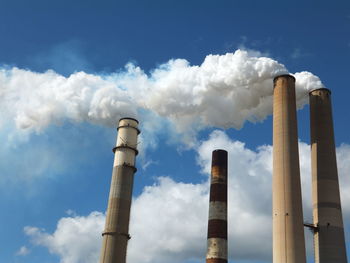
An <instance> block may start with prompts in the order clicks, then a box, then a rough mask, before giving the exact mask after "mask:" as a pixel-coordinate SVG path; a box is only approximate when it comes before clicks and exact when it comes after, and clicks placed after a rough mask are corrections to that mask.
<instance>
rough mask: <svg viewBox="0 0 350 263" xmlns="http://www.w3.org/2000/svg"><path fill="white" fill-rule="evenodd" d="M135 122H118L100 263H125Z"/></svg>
mask: <svg viewBox="0 0 350 263" xmlns="http://www.w3.org/2000/svg"><path fill="white" fill-rule="evenodd" d="M139 133H140V132H139V129H138V121H137V120H135V119H133V118H122V119H120V121H119V126H118V139H117V144H116V147H115V148H114V149H113V151H114V153H115V156H114V166H113V173H112V182H111V188H110V192H109V199H108V208H107V215H106V224H105V229H104V231H103V233H102V236H103V239H102V249H101V257H100V263H125V262H126V250H127V243H128V240H129V239H130V235H129V220H130V207H131V199H132V189H133V182H134V173H135V172H136V167H135V155H136V154H137V153H138V152H137V136H138V134H139Z"/></svg>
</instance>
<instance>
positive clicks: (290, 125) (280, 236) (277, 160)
mask: <svg viewBox="0 0 350 263" xmlns="http://www.w3.org/2000/svg"><path fill="white" fill-rule="evenodd" d="M272 192H273V193H272V195H273V209H272V210H273V214H272V217H273V262H274V263H305V262H306V253H305V239H304V224H303V210H302V198H301V185H300V168H299V152H298V130H297V115H296V101H295V78H294V77H293V76H290V75H281V76H277V77H276V78H275V79H274V92H273V189H272Z"/></svg>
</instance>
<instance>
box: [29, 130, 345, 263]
mask: <svg viewBox="0 0 350 263" xmlns="http://www.w3.org/2000/svg"><path fill="white" fill-rule="evenodd" d="M217 148H222V149H225V150H227V151H228V152H229V248H230V250H229V253H230V254H229V256H230V259H231V260H233V261H234V262H244V261H245V260H258V261H259V262H270V261H271V243H272V237H271V227H272V226H271V174H272V147H271V146H269V145H264V146H260V147H258V148H257V149H255V150H251V149H248V148H247V147H246V146H245V144H244V143H243V142H240V141H235V140H231V139H230V138H229V137H228V136H227V135H226V134H225V133H224V132H222V131H214V132H213V133H212V134H211V135H210V137H209V139H208V140H206V141H203V142H202V143H201V145H200V146H199V147H198V149H197V153H198V155H197V157H198V163H199V164H200V166H201V169H202V171H201V172H202V173H203V174H205V175H209V170H210V165H211V152H212V150H214V149H217ZM299 151H300V160H301V161H300V164H301V176H302V187H303V197H304V199H303V202H304V217H305V218H306V219H311V218H312V216H311V195H310V184H311V178H310V161H309V159H310V146H309V145H307V144H305V143H303V142H300V143H299ZM337 153H338V167H339V175H340V181H341V191H342V202H343V204H347V203H349V202H350V195H349V194H348V193H349V192H350V180H349V178H348V176H347V175H348V174H349V173H350V165H349V163H350V162H349V161H350V146H349V145H341V146H340V147H338V148H337ZM208 190H209V183H208V181H205V182H203V183H200V184H185V183H181V182H175V181H173V180H172V179H170V178H167V177H162V178H158V180H157V182H156V183H155V184H154V185H152V186H147V187H145V188H144V190H143V192H142V193H141V194H140V195H139V196H137V197H135V198H134V200H133V205H132V212H131V213H132V217H131V222H130V233H131V236H132V239H131V240H130V242H129V247H128V262H130V263H138V262H144V263H147V262H154V263H161V262H162V263H163V262H167V263H180V262H187V261H189V260H195V261H196V262H197V261H198V262H201V261H203V259H204V257H205V253H206V231H207V216H208V200H209V197H208ZM343 209H344V217H345V222H349V220H350V210H349V207H348V206H345V205H343ZM103 222H104V215H103V214H101V213H98V212H93V213H91V214H90V215H88V216H86V217H80V216H76V215H73V216H72V217H66V218H63V219H61V220H60V221H59V223H58V225H57V229H56V230H55V232H54V233H52V234H50V233H47V232H46V231H44V230H40V229H37V228H35V227H26V229H25V231H26V234H27V235H29V236H30V237H31V240H32V242H33V243H34V244H37V245H41V246H45V247H47V248H48V249H49V250H50V252H51V253H54V254H57V255H60V257H61V262H62V263H79V262H85V263H96V262H97V258H98V256H99V248H100V245H101V238H100V233H101V231H102V229H103ZM82 237H83V238H82ZM78 238H79V240H78ZM348 238H350V237H348ZM307 246H308V253H309V255H312V240H311V235H308V238H307Z"/></svg>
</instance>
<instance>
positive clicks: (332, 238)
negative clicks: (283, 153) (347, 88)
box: [309, 88, 347, 263]
mask: <svg viewBox="0 0 350 263" xmlns="http://www.w3.org/2000/svg"><path fill="white" fill-rule="evenodd" d="M309 95H310V128H311V169H312V199H313V221H314V226H315V227H316V229H315V230H314V249H315V262H316V263H333V262H337V263H347V256H346V246H345V237H344V225H343V217H342V209H341V203H340V192H339V180H338V169H337V160H336V153H335V142H334V131H333V117H332V105H331V92H330V91H329V90H328V89H324V88H323V89H317V90H313V91H311V92H310V94H309Z"/></svg>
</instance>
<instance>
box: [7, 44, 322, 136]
mask: <svg viewBox="0 0 350 263" xmlns="http://www.w3.org/2000/svg"><path fill="white" fill-rule="evenodd" d="M286 73H288V70H287V69H286V67H285V66H284V65H282V64H280V63H278V62H277V61H275V60H273V59H271V58H268V57H264V56H261V55H259V53H257V52H250V51H245V50H240V49H239V50H237V51H236V52H234V53H227V54H225V55H208V56H207V57H206V58H205V59H204V61H203V63H202V64H201V65H199V66H196V65H195V66H192V65H190V63H189V62H188V61H187V60H184V59H172V60H170V61H168V62H167V63H165V64H162V65H160V66H159V67H158V68H156V69H154V70H152V71H150V72H149V73H146V72H145V71H143V70H142V69H141V68H140V67H138V66H135V65H134V64H128V65H126V67H125V70H124V71H120V72H118V73H113V74H109V75H94V74H87V73H84V72H76V73H74V74H72V75H70V76H69V77H65V76H62V75H60V74H58V73H55V72H53V71H51V70H49V71H47V72H44V73H37V72H32V71H29V70H24V69H19V68H2V69H0V122H4V121H7V122H14V124H15V126H16V128H17V129H19V130H26V131H28V132H31V131H37V132H39V131H41V130H43V129H45V128H46V127H47V126H49V125H51V124H60V123H62V122H64V121H72V122H90V123H93V124H99V125H110V126H112V125H116V122H117V121H118V119H119V118H120V117H125V116H131V117H137V118H139V119H141V121H145V122H146V121H147V119H145V120H143V119H142V118H144V117H142V116H147V114H146V115H145V114H144V115H142V114H140V113H141V112H151V113H152V114H156V115H157V116H160V117H163V118H165V119H168V120H170V121H171V122H172V123H173V124H174V126H175V127H176V128H177V130H178V131H179V132H186V131H194V132H196V131H198V130H200V129H203V128H205V127H222V128H231V127H232V128H236V129H240V128H241V127H242V126H243V124H244V122H245V121H250V122H257V121H262V120H264V118H266V117H267V116H268V115H269V114H271V113H272V92H273V89H272V80H273V78H274V77H275V76H276V75H279V74H286ZM293 75H294V76H295V77H296V88H297V101H298V105H299V106H302V105H303V104H304V103H305V98H306V97H307V96H306V95H307V92H308V91H309V90H311V89H315V88H320V87H322V86H323V85H322V83H321V81H320V79H319V78H318V77H317V76H315V75H313V74H312V73H310V72H299V73H295V74H293Z"/></svg>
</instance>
